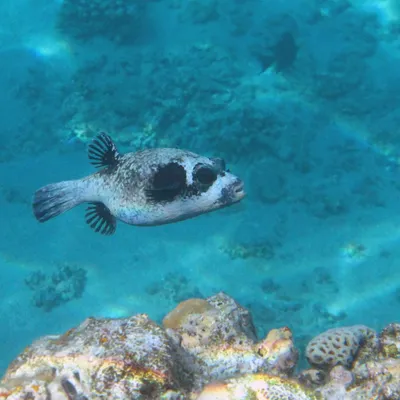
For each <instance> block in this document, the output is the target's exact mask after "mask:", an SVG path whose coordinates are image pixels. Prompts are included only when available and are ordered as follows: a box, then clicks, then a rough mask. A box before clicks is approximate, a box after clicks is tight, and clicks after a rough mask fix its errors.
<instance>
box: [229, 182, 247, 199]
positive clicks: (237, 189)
mask: <svg viewBox="0 0 400 400" xmlns="http://www.w3.org/2000/svg"><path fill="white" fill-rule="evenodd" d="M232 191H233V193H234V194H235V197H236V198H237V199H238V200H241V199H243V197H244V196H245V195H246V193H245V191H244V183H243V182H242V181H237V182H235V183H234V184H233V186H232Z"/></svg>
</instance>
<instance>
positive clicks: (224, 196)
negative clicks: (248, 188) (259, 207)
mask: <svg viewBox="0 0 400 400" xmlns="http://www.w3.org/2000/svg"><path fill="white" fill-rule="evenodd" d="M245 196H246V192H245V191H244V183H243V181H241V180H240V179H238V180H237V181H235V182H234V183H233V184H232V185H230V186H229V187H227V188H224V189H222V191H221V200H220V202H221V203H222V204H224V205H229V204H233V203H237V202H238V201H240V200H242V199H243V197H245Z"/></svg>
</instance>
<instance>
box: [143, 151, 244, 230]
mask: <svg viewBox="0 0 400 400" xmlns="http://www.w3.org/2000/svg"><path fill="white" fill-rule="evenodd" d="M244 197H245V191H244V183H243V181H242V180H241V179H240V178H238V177H237V176H236V175H234V174H232V173H231V172H230V171H229V170H227V169H226V165H225V162H224V160H223V159H221V158H208V157H203V156H198V155H196V154H193V153H189V152H187V153H184V154H183V155H181V156H180V157H175V158H172V159H171V160H169V162H167V163H163V164H162V165H160V167H159V168H158V169H157V170H156V171H155V173H154V175H153V176H152V178H151V179H150V180H149V185H148V187H147V189H146V198H147V201H148V202H147V205H148V207H149V208H148V210H149V215H152V218H153V221H152V223H151V224H153V225H157V224H165V223H171V222H175V221H181V220H184V219H188V218H193V217H195V216H197V215H200V214H205V213H208V212H211V211H214V210H218V209H220V208H224V207H227V206H230V205H232V204H235V203H237V202H239V201H240V200H242V199H243V198H244ZM148 224H149V225H150V223H148Z"/></svg>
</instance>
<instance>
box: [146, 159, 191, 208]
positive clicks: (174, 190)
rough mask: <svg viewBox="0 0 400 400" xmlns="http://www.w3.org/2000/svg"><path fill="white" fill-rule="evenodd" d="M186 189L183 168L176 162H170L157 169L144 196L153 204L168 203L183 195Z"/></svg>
mask: <svg viewBox="0 0 400 400" xmlns="http://www.w3.org/2000/svg"><path fill="white" fill-rule="evenodd" d="M186 189H187V182H186V171H185V168H184V167H183V166H182V165H180V164H178V163H176V162H171V163H168V164H165V165H161V166H159V167H158V168H157V170H156V172H155V173H154V176H153V179H152V180H151V181H150V187H149V188H148V189H146V195H147V198H148V199H149V200H151V201H154V202H169V201H173V200H174V199H175V198H176V197H177V196H179V195H182V194H183V193H185V190H186Z"/></svg>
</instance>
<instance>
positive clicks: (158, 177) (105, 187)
mask: <svg viewBox="0 0 400 400" xmlns="http://www.w3.org/2000/svg"><path fill="white" fill-rule="evenodd" d="M89 159H90V161H91V163H92V164H94V165H95V166H96V167H98V168H100V170H99V171H98V172H96V173H94V174H92V175H89V176H86V177H84V178H82V179H77V180H71V181H63V182H59V183H53V184H50V185H47V186H44V187H42V188H41V189H39V190H37V191H36V192H35V195H34V199H33V212H34V215H35V217H36V219H37V220H38V221H40V222H45V221H48V220H49V219H52V218H54V217H56V216H57V215H60V214H62V213H64V212H66V211H68V210H70V209H71V208H73V207H75V206H77V205H79V204H81V203H89V206H88V208H87V211H86V222H87V223H88V224H89V226H90V227H91V228H92V229H94V230H95V231H96V232H100V233H102V234H108V235H110V234H113V233H114V232H115V229H116V224H117V220H120V221H122V222H125V223H127V224H130V225H137V226H155V225H163V224H168V223H173V222H177V221H182V220H185V219H188V218H193V217H195V216H197V215H201V214H204V213H208V212H210V211H213V210H217V209H220V208H223V207H227V206H230V205H232V204H234V203H237V202H239V201H240V200H242V199H243V197H244V196H245V192H244V185H243V182H242V181H241V180H240V179H239V178H237V177H236V176H235V175H233V174H231V173H230V172H229V171H227V170H226V167H225V162H224V161H223V160H222V159H219V158H208V157H204V156H201V155H198V154H195V153H192V152H190V151H187V150H182V149H176V148H155V149H147V150H142V151H138V152H132V153H126V154H120V153H119V152H118V150H117V148H116V146H115V144H114V143H113V141H112V140H111V138H110V137H109V136H108V135H106V134H104V133H102V134H100V135H99V136H97V137H96V138H95V139H94V140H93V142H92V143H91V144H90V145H89Z"/></svg>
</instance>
